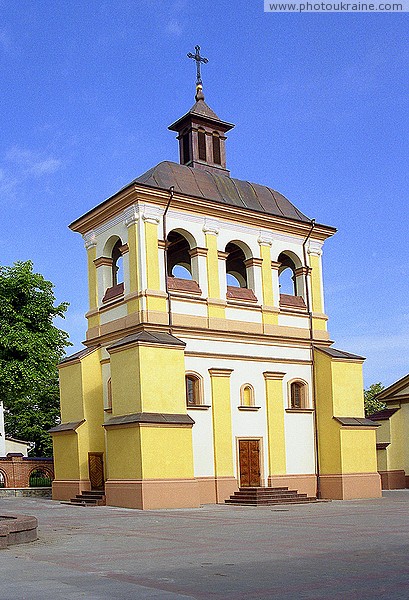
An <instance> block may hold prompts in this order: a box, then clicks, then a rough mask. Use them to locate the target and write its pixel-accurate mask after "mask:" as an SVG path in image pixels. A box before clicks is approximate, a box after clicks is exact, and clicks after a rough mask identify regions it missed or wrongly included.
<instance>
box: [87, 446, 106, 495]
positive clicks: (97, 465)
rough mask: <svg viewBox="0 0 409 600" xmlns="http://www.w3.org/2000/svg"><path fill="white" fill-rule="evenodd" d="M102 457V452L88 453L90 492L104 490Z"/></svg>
mask: <svg viewBox="0 0 409 600" xmlns="http://www.w3.org/2000/svg"><path fill="white" fill-rule="evenodd" d="M103 457H104V455H103V453H102V452H88V468H89V480H90V482H91V490H103V489H104V458H103Z"/></svg>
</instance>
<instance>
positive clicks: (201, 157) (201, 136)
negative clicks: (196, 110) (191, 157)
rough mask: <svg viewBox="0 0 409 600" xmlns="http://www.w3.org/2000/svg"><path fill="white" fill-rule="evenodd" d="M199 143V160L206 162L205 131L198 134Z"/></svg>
mask: <svg viewBox="0 0 409 600" xmlns="http://www.w3.org/2000/svg"><path fill="white" fill-rule="evenodd" d="M197 142H198V146H199V160H206V134H205V132H204V131H199V132H198V134H197Z"/></svg>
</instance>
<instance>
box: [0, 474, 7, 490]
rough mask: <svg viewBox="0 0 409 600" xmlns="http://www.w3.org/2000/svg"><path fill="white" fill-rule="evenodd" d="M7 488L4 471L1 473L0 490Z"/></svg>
mask: <svg viewBox="0 0 409 600" xmlns="http://www.w3.org/2000/svg"><path fill="white" fill-rule="evenodd" d="M5 487H6V476H5V474H4V473H3V471H0V488H5Z"/></svg>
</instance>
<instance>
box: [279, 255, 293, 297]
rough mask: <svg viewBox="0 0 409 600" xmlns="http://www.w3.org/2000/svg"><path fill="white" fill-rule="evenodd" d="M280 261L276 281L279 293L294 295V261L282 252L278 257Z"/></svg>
mask: <svg viewBox="0 0 409 600" xmlns="http://www.w3.org/2000/svg"><path fill="white" fill-rule="evenodd" d="M278 262H279V263H280V266H279V269H278V283H279V286H280V294H287V295H289V296H296V295H297V289H296V276H295V264H294V261H293V260H292V259H291V258H290V257H289V256H288V255H287V254H285V253H284V252H282V253H281V254H280V256H279V257H278Z"/></svg>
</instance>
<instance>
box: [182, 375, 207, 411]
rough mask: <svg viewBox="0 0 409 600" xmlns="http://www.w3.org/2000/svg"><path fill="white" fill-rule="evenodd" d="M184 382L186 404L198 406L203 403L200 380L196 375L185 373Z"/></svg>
mask: <svg viewBox="0 0 409 600" xmlns="http://www.w3.org/2000/svg"><path fill="white" fill-rule="evenodd" d="M185 383H186V404H187V406H199V405H200V404H203V398H202V382H201V379H200V377H199V376H198V375H195V374H194V373H187V375H186V377H185Z"/></svg>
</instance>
